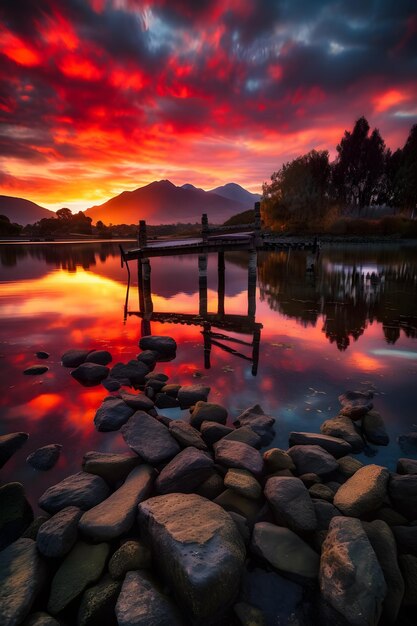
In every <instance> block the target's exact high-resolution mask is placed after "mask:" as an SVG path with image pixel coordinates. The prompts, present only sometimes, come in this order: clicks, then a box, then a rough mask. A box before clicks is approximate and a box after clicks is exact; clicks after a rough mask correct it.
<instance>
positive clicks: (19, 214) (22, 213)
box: [0, 196, 56, 226]
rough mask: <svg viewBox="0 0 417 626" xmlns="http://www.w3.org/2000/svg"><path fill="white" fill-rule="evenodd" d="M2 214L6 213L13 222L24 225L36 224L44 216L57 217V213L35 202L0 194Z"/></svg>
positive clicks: (0, 212)
mask: <svg viewBox="0 0 417 626" xmlns="http://www.w3.org/2000/svg"><path fill="white" fill-rule="evenodd" d="M0 215H5V216H6V217H8V218H9V220H10V221H11V222H16V224H21V225H22V226H26V224H34V223H35V222H38V221H39V220H41V219H42V218H43V217H56V213H54V212H53V211H49V209H44V208H43V207H42V206H39V204H35V202H31V201H30V200H25V199H24V198H13V197H12V196H0Z"/></svg>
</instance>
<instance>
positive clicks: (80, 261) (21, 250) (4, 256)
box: [0, 243, 120, 272]
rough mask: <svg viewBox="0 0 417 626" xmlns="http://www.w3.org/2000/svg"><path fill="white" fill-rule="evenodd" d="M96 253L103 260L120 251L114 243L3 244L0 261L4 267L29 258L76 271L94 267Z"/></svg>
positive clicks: (116, 255)
mask: <svg viewBox="0 0 417 626" xmlns="http://www.w3.org/2000/svg"><path fill="white" fill-rule="evenodd" d="M98 245H99V246H100V247H99V250H98V249H97V246H98ZM97 254H98V256H99V259H100V261H102V262H105V261H106V259H107V258H108V257H113V258H114V257H118V256H119V254H120V253H119V249H118V247H117V246H116V245H115V244H114V243H100V244H97V243H94V244H93V243H92V244H86V243H80V244H58V243H57V244H47V245H42V244H41V245H39V244H27V245H21V244H19V245H4V246H0V263H1V265H2V266H4V267H14V266H16V265H17V264H18V263H20V262H21V261H23V260H24V259H28V258H29V259H33V260H37V261H43V262H44V263H46V264H47V265H52V266H53V267H55V268H56V269H63V270H66V271H67V272H76V271H77V267H82V268H83V269H85V270H88V269H89V268H90V267H94V266H95V265H96V255H97Z"/></svg>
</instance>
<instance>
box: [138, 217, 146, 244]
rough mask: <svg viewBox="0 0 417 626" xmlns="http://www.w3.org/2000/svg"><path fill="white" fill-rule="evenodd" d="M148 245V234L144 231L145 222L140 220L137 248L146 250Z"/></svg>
mask: <svg viewBox="0 0 417 626" xmlns="http://www.w3.org/2000/svg"><path fill="white" fill-rule="evenodd" d="M147 243H148V234H147V231H146V222H145V220H140V222H139V232H138V245H139V248H146V245H147Z"/></svg>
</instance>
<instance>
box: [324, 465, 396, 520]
mask: <svg viewBox="0 0 417 626" xmlns="http://www.w3.org/2000/svg"><path fill="white" fill-rule="evenodd" d="M388 479H389V472H388V470H387V469H386V468H385V467H381V466H380V465H365V466H364V467H361V469H359V470H358V471H357V472H355V474H353V476H351V478H349V479H348V480H347V481H346V482H345V483H344V484H343V485H342V486H341V487H340V488H339V489H338V490H337V492H336V495H335V497H334V500H333V504H334V505H335V506H336V507H337V508H338V509H339V510H340V511H342V513H343V514H344V515H348V516H351V517H361V516H363V515H366V514H367V513H371V512H372V511H376V510H377V509H378V508H379V507H380V506H381V505H382V503H383V501H384V499H385V497H386V495H387V484H388Z"/></svg>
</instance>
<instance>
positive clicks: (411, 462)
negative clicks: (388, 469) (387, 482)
mask: <svg viewBox="0 0 417 626" xmlns="http://www.w3.org/2000/svg"><path fill="white" fill-rule="evenodd" d="M397 472H398V474H417V459H404V458H401V459H398V461H397Z"/></svg>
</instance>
